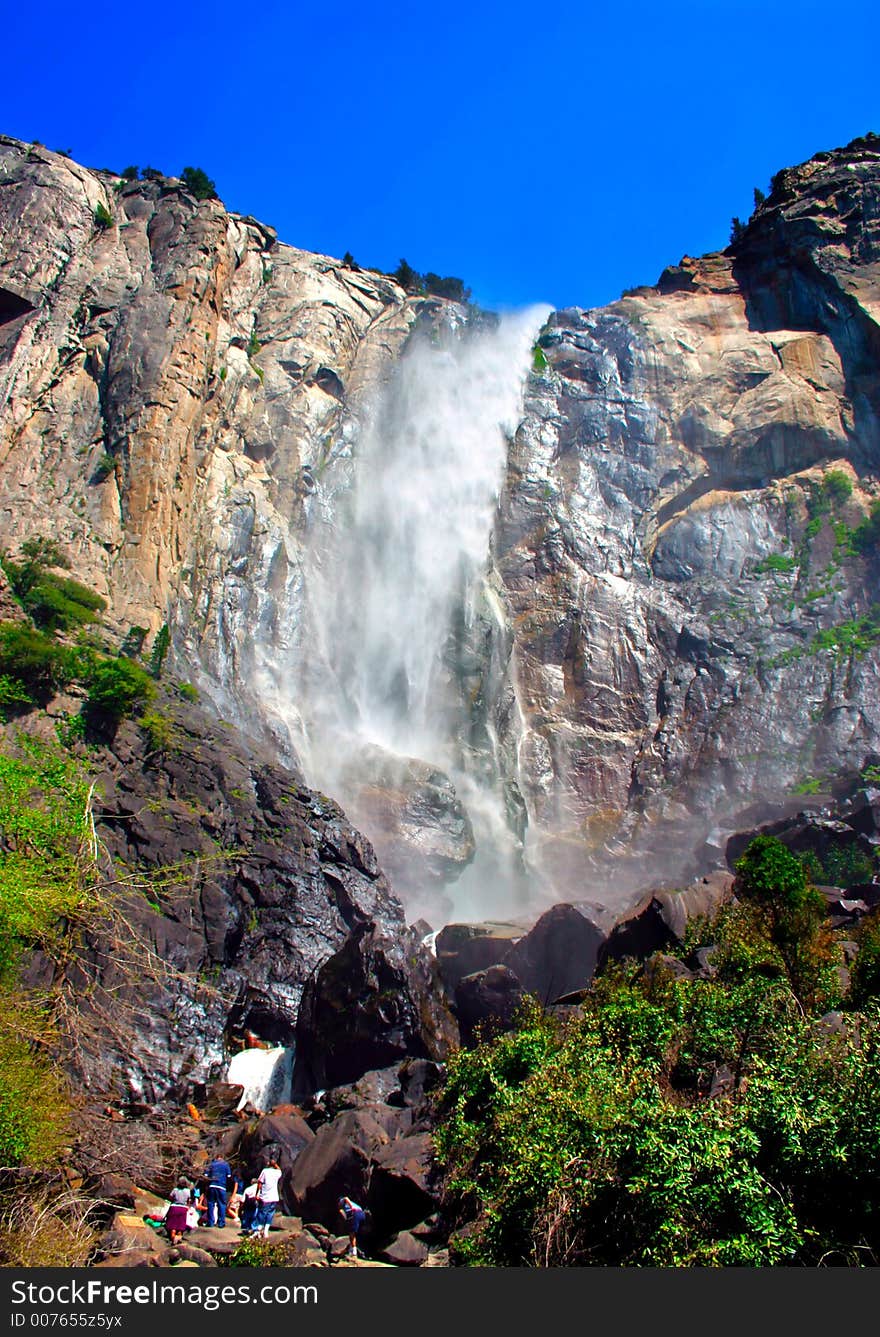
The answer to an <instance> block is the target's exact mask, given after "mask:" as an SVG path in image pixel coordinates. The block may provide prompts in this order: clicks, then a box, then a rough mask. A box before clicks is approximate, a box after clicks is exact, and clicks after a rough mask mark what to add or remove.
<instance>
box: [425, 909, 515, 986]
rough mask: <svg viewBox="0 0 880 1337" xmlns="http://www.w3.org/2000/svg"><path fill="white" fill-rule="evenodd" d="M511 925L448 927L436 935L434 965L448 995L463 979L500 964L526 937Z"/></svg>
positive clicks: (487, 922) (510, 923)
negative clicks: (513, 945) (520, 939)
mask: <svg viewBox="0 0 880 1337" xmlns="http://www.w3.org/2000/svg"><path fill="white" fill-rule="evenodd" d="M525 931H526V930H525V928H524V927H523V925H522V924H517V923H514V922H503V923H494V922H491V921H486V922H485V923H478V924H447V925H446V927H445V928H442V929H441V930H440V932H439V933H438V934H437V938H436V941H435V944H434V947H435V951H436V953H437V965H438V967H439V970H440V975H441V977H442V980H443V983H444V984H445V985H446V988H447V989H448V990H449V992H450V993H451V994H454V993H455V987H456V985H457V984H458V981H459V980H460V979H463V978H464V976H465V975H473V974H474V972H475V971H477V970H486V969H487V968H488V967H489V966H496V965H498V963H499V962H500V961H503V960H504V958H505V957H506V955H507V953H508V952H509V951H510V948H511V946H512V944H513V943H515V942H516V941H517V940H518V939H519V938H521V937H522V936H523V934H524V933H525Z"/></svg>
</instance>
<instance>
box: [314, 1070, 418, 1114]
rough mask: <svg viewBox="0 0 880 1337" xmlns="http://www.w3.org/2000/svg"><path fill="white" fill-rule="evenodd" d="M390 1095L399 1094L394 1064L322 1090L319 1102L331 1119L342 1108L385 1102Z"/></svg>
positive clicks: (358, 1107)
mask: <svg viewBox="0 0 880 1337" xmlns="http://www.w3.org/2000/svg"><path fill="white" fill-rule="evenodd" d="M423 1061H424V1060H423ZM391 1095H397V1096H399V1095H400V1080H399V1078H398V1071H397V1065H396V1064H394V1065H392V1066H391V1067H389V1068H381V1069H378V1070H374V1071H372V1072H365V1073H364V1075H363V1077H359V1078H358V1080H357V1081H356V1082H351V1083H349V1084H348V1085H347V1086H334V1087H331V1088H330V1090H328V1091H325V1092H324V1094H323V1096H322V1100H321V1103H322V1105H323V1106H324V1109H325V1111H326V1113H327V1116H328V1117H329V1118H331V1119H332V1118H334V1117H335V1116H336V1115H337V1114H341V1113H342V1111H343V1110H348V1109H363V1108H364V1107H369V1106H372V1105H382V1104H386V1103H388V1097H389V1096H391Z"/></svg>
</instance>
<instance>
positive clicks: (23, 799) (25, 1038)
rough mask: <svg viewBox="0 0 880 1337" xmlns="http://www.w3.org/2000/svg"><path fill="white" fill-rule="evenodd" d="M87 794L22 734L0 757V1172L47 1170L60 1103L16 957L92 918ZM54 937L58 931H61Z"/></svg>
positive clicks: (57, 757)
mask: <svg viewBox="0 0 880 1337" xmlns="http://www.w3.org/2000/svg"><path fill="white" fill-rule="evenodd" d="M90 799H91V786H90V784H89V781H88V778H87V776H86V775H85V774H84V773H83V771H82V769H81V767H80V765H79V763H78V762H77V761H75V759H74V758H72V757H71V756H70V755H69V754H68V753H66V752H65V751H63V750H62V749H61V748H59V747H58V746H57V745H51V744H49V743H46V742H43V741H41V740H39V739H37V738H34V737H29V736H28V735H26V734H21V735H19V737H18V739H17V742H16V746H15V750H14V751H11V750H8V748H7V750H6V751H5V752H3V753H0V1164H4V1165H10V1164H19V1163H27V1164H30V1165H40V1164H45V1163H48V1162H49V1161H51V1160H52V1159H53V1157H54V1156H55V1155H57V1153H58V1151H59V1150H60V1148H61V1145H62V1143H63V1142H64V1140H65V1138H66V1136H67V1132H68V1127H67V1125H68V1121H69V1102H68V1100H67V1097H66V1095H65V1091H64V1084H63V1081H62V1079H61V1077H60V1075H59V1074H58V1072H57V1070H56V1069H55V1068H54V1067H53V1065H52V1064H51V1062H50V1060H49V1059H48V1057H47V1054H46V1045H47V1043H48V1042H49V1041H50V1039H51V1026H50V1023H49V1018H48V1014H47V1012H46V1009H45V1006H44V1005H43V1004H41V1002H40V1000H38V999H35V998H32V997H30V996H29V995H27V994H26V993H25V992H24V991H23V990H22V989H21V988H20V986H19V984H18V982H17V979H16V975H17V969H18V965H19V960H20V957H21V954H22V952H23V950H24V949H26V948H32V947H40V948H41V949H42V950H43V951H45V952H47V953H48V954H49V955H50V957H57V955H58V954H59V952H60V950H61V948H62V944H63V942H64V941H65V938H66V935H67V934H69V931H70V926H71V924H77V923H82V922H84V921H86V920H87V919H88V917H89V916H90V915H91V914H92V913H93V911H94V905H95V899H94V892H93V890H92V887H93V881H94V876H93V875H94V863H93V851H92V825H91V810H90ZM62 929H63V930H64V931H63V932H62Z"/></svg>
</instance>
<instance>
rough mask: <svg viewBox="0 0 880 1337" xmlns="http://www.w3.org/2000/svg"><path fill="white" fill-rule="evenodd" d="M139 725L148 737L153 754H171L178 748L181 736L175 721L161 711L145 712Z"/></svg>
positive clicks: (139, 719) (140, 718)
mask: <svg viewBox="0 0 880 1337" xmlns="http://www.w3.org/2000/svg"><path fill="white" fill-rule="evenodd" d="M137 723H138V727H139V728H140V729H142V730H143V732H144V734H145V735H146V739H147V742H148V743H149V745H150V751H151V752H169V751H173V750H174V749H175V748H176V747H177V746H178V744H179V741H180V735H179V732H178V730H177V729H176V728H175V726H174V721H173V720H171V719H169V717H168V716H167V715H163V714H162V713H161V712H160V711H158V710H145V711H144V713H143V714H142V715H141V716H140V717H139V718H138V721H137Z"/></svg>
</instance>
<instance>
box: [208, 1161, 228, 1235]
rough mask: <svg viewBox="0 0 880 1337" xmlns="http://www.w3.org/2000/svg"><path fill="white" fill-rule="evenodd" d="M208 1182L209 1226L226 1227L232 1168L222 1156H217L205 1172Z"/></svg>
mask: <svg viewBox="0 0 880 1337" xmlns="http://www.w3.org/2000/svg"><path fill="white" fill-rule="evenodd" d="M205 1177H206V1179H207V1181H208V1192H207V1198H208V1225H209V1226H214V1225H216V1226H219V1227H220V1228H221V1229H222V1228H223V1227H224V1226H225V1225H226V1195H227V1186H228V1184H229V1180H230V1179H231V1178H232V1166H231V1165H230V1164H229V1162H228V1161H225V1160H223V1158H222V1156H219V1155H218V1156H215V1157H214V1159H213V1160H212V1161H211V1163H210V1164H209V1166H208V1168H207V1169H206V1171H205Z"/></svg>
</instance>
